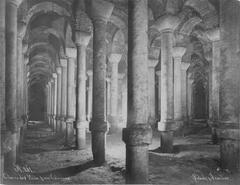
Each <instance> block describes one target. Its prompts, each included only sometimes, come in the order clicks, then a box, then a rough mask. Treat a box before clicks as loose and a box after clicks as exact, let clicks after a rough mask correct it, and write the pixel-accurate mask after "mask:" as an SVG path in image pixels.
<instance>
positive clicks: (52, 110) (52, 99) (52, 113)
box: [50, 76, 55, 129]
mask: <svg viewBox="0 0 240 185" xmlns="http://www.w3.org/2000/svg"><path fill="white" fill-rule="evenodd" d="M50 82H51V100H50V101H51V114H50V123H51V128H52V129H53V128H54V119H53V116H54V95H55V94H54V90H55V80H54V77H53V76H52V77H51V81H50Z"/></svg>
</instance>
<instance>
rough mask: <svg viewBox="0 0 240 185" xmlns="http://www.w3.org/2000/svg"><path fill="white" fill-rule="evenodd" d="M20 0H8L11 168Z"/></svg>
mask: <svg viewBox="0 0 240 185" xmlns="http://www.w3.org/2000/svg"><path fill="white" fill-rule="evenodd" d="M19 4H20V1H19V0H7V1H6V68H5V69H6V84H7V85H6V97H5V101H6V102H5V105H6V127H7V130H9V131H10V132H11V141H12V142H11V143H12V145H11V146H9V147H10V148H11V149H10V152H8V153H7V155H6V158H5V162H6V163H5V164H6V167H7V168H11V167H12V165H13V164H15V163H16V157H17V156H16V155H17V153H16V152H17V143H18V137H17V135H18V124H17V109H16V107H17V76H16V74H17V8H18V5H19Z"/></svg>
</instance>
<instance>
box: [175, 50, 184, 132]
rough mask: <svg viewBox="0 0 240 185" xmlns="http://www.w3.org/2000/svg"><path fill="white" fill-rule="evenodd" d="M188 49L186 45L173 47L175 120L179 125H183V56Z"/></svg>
mask: <svg viewBox="0 0 240 185" xmlns="http://www.w3.org/2000/svg"><path fill="white" fill-rule="evenodd" d="M185 51H186V48H184V47H174V48H173V58H174V121H175V123H176V124H177V127H178V128H179V127H181V126H182V124H183V114H182V91H181V86H182V78H181V77H182V71H181V62H182V57H183V55H184V53H185Z"/></svg>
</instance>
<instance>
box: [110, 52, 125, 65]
mask: <svg viewBox="0 0 240 185" xmlns="http://www.w3.org/2000/svg"><path fill="white" fill-rule="evenodd" d="M121 58H122V55H121V54H116V53H114V54H113V53H112V54H110V55H109V56H108V61H109V62H110V63H114V64H118V63H119V62H120V60H121Z"/></svg>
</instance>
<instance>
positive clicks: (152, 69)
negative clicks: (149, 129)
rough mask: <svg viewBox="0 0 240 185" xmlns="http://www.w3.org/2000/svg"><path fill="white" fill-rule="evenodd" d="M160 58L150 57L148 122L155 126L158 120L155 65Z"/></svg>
mask: <svg viewBox="0 0 240 185" xmlns="http://www.w3.org/2000/svg"><path fill="white" fill-rule="evenodd" d="M158 62H159V61H158V59H148V110H149V118H148V122H149V123H150V124H151V125H152V126H154V124H155V123H156V121H157V118H156V105H155V102H156V100H155V67H156V66H157V64H158Z"/></svg>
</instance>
